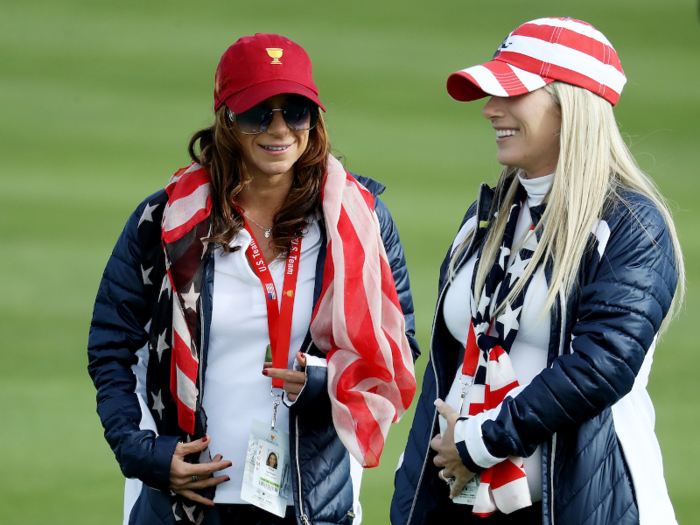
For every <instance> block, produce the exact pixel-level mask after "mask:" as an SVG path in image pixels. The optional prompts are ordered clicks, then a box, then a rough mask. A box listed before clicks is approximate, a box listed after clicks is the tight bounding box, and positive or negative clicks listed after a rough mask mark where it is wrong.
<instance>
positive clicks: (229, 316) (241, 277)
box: [202, 220, 321, 505]
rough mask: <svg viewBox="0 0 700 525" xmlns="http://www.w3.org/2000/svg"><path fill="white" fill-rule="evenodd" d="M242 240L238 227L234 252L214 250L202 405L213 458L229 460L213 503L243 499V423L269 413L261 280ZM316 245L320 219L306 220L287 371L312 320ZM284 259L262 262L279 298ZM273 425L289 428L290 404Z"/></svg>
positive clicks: (246, 242)
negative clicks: (218, 456)
mask: <svg viewBox="0 0 700 525" xmlns="http://www.w3.org/2000/svg"><path fill="white" fill-rule="evenodd" d="M249 245H250V235H249V234H248V232H247V231H246V230H241V231H240V232H239V233H238V235H237V236H236V238H235V239H234V240H233V241H232V242H231V246H240V249H239V250H237V251H235V252H232V253H226V252H224V251H223V250H222V249H218V250H217V251H216V252H215V253H214V261H215V263H214V267H215V273H214V298H213V312H212V321H211V330H210V334H209V350H208V353H207V370H206V373H205V381H204V393H203V395H202V406H203V408H204V410H205V412H206V414H207V423H208V430H207V433H208V434H209V435H210V436H211V445H210V446H209V450H210V451H211V455H212V457H213V456H215V455H216V454H221V455H222V456H223V458H224V460H229V461H231V462H232V463H233V465H232V466H231V467H229V468H228V469H224V470H222V471H220V472H218V473H216V474H215V475H217V476H222V475H227V476H229V477H230V478H231V479H230V481H227V482H226V483H222V484H221V485H219V486H218V487H217V489H216V496H215V497H214V502H215V503H229V504H231V503H239V504H247V503H246V502H244V501H243V500H241V497H240V496H241V486H242V483H243V470H244V467H245V457H246V450H247V447H248V438H249V435H250V424H251V422H252V421H253V419H258V420H260V421H265V422H267V421H270V419H271V417H272V400H273V398H272V396H271V395H270V386H271V379H270V378H269V377H266V376H264V375H262V369H263V363H264V362H265V353H266V348H267V345H268V344H269V342H270V337H269V329H268V324H267V306H266V301H265V295H264V293H263V288H262V284H261V281H260V278H259V277H258V276H257V274H256V273H255V272H254V271H253V269H252V268H251V267H250V265H249V264H248V259H247V257H246V250H247V248H248V246H249ZM320 247H321V234H320V231H319V224H318V221H317V220H313V222H311V224H309V226H308V228H307V234H306V236H305V237H304V238H303V240H302V242H301V254H300V261H299V269H298V272H299V273H298V280H297V290H296V293H295V300H294V314H293V318H292V334H291V343H290V346H289V356H288V367H289V368H291V367H292V365H293V363H294V355H295V353H296V352H297V351H298V350H300V349H301V345H302V343H303V342H304V337H305V336H306V333H307V332H308V329H309V324H310V322H311V314H312V312H313V293H314V283H315V278H316V261H317V259H318V254H319V250H320ZM285 262H286V258H283V257H280V258H278V259H276V260H275V261H273V262H272V263H270V264H269V265H268V268H269V269H270V274H271V276H272V279H273V281H274V283H275V288H276V289H277V297H278V301H280V303H281V297H282V294H281V290H282V284H283V281H284V269H285ZM276 425H277V427H278V428H281V429H284V430H286V429H287V428H288V427H289V409H288V408H287V407H286V406H284V404H281V405H280V406H279V409H278V411H277V424H276ZM289 504H290V505H291V504H292V502H291V500H290V502H289Z"/></svg>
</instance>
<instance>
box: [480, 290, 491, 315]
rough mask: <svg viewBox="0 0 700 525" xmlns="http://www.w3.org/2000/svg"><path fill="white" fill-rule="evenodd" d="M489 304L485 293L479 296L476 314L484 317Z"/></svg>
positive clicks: (488, 298) (489, 300) (489, 299)
mask: <svg viewBox="0 0 700 525" xmlns="http://www.w3.org/2000/svg"><path fill="white" fill-rule="evenodd" d="M490 302H491V298H490V297H489V296H488V295H486V294H485V293H482V294H481V299H479V308H478V310H477V311H478V312H479V315H481V317H483V316H485V315H486V309H487V308H488V307H489V303H490Z"/></svg>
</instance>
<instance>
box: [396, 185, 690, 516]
mask: <svg viewBox="0 0 700 525" xmlns="http://www.w3.org/2000/svg"><path fill="white" fill-rule="evenodd" d="M495 198H496V196H495V194H494V191H493V190H491V189H490V188H488V187H487V186H486V185H482V188H481V191H480V195H479V200H478V201H477V203H475V205H473V206H472V207H471V208H470V209H469V210H468V212H467V214H466V216H465V219H464V222H463V223H462V224H464V223H465V222H466V221H467V220H469V219H470V218H472V217H474V216H475V215H476V217H477V221H476V224H481V222H480V221H488V220H489V219H490V217H489V214H490V211H489V210H490V209H491V203H492V202H493V200H494V199H495ZM624 198H625V200H626V202H627V205H625V204H623V203H621V202H616V203H615V204H614V205H613V206H611V209H609V210H608V211H607V212H606V214H605V216H604V217H603V219H604V222H605V223H606V225H607V227H608V228H609V231H608V232H607V233H609V236H608V237H607V238H605V239H599V238H596V236H594V235H591V242H590V245H589V249H588V250H587V251H586V254H585V258H584V261H583V264H582V265H581V269H580V272H579V278H578V285H577V286H576V287H575V289H574V290H573V292H572V293H571V294H570V296H569V297H568V300H567V301H566V304H562V302H561V301H558V302H557V304H555V307H554V308H553V309H552V312H551V333H550V338H549V341H550V342H549V357H548V368H545V369H544V370H543V371H542V372H541V373H540V374H539V375H538V376H537V377H535V379H533V381H532V382H531V383H530V385H529V386H527V387H526V388H525V389H524V390H523V391H522V392H521V393H520V394H518V395H517V396H515V397H508V398H506V400H505V401H504V402H503V405H502V408H501V411H500V413H499V415H498V417H497V418H496V419H495V420H494V421H486V422H484V423H483V425H482V427H481V429H482V434H483V442H484V444H485V445H486V448H487V449H488V452H489V453H490V454H491V455H493V456H495V457H499V458H504V457H507V456H509V455H514V456H529V455H530V454H532V453H533V452H534V451H535V449H536V448H537V446H539V445H541V446H542V483H543V487H542V489H543V500H542V503H543V521H542V523H543V524H545V525H548V524H550V525H553V524H556V525H583V524H586V525H590V524H601V525H606V524H619V525H627V524H629V525H631V524H637V523H639V521H640V517H639V511H638V505H637V502H636V499H635V498H636V495H635V491H634V485H633V483H632V480H631V476H630V472H629V469H628V465H627V463H626V459H625V456H624V454H623V451H622V448H621V446H620V443H619V441H618V437H617V435H616V432H615V427H614V422H613V417H612V411H611V406H612V405H613V404H615V403H616V402H617V401H618V400H620V399H621V398H622V397H623V396H625V395H626V394H627V393H628V392H630V390H631V389H632V387H633V384H634V381H635V377H636V375H637V373H638V372H639V370H640V367H641V365H642V362H643V361H644V358H645V354H646V352H647V350H648V349H649V348H650V346H651V345H652V343H653V341H654V338H655V336H656V334H657V332H658V330H659V327H660V325H661V322H662V320H663V319H664V317H665V315H666V314H667V312H668V310H669V307H670V305H671V301H672V298H673V295H674V293H675V289H676V284H677V273H676V269H675V263H674V257H673V247H672V244H671V239H670V237H669V234H668V231H667V228H666V225H665V222H664V220H663V218H662V216H661V214H660V213H659V212H658V210H657V209H656V208H655V206H654V205H653V204H652V203H651V202H650V201H649V200H648V199H646V198H645V197H642V196H639V195H635V194H627V195H625V196H624ZM544 206H545V205H542V206H539V207H536V208H532V210H531V214H532V217H533V221H534V222H535V223H537V222H538V221H539V220H540V218H541V214H542V213H543V212H544ZM483 224H486V222H484V223H483ZM485 231H486V230H485V229H484V228H478V229H477V231H476V233H475V236H474V239H473V241H472V242H471V245H470V247H469V248H468V250H467V252H466V253H464V255H463V256H462V258H461V260H460V261H459V263H458V268H459V267H461V265H462V264H464V263H465V262H466V261H467V260H468V259H469V258H470V257H471V256H472V255H473V254H474V253H475V250H476V249H477V248H478V246H479V245H480V243H481V242H483V239H484V237H485V235H484V234H485ZM601 243H602V244H601ZM449 260H450V252H448V255H447V257H446V258H445V261H444V263H443V265H442V268H441V271H440V282H439V296H438V297H439V299H438V304H437V311H436V315H435V320H434V325H433V333H432V339H431V347H430V361H429V363H428V365H427V369H426V372H425V376H424V381H423V387H422V393H421V396H420V399H419V401H418V406H417V408H416V413H415V419H414V421H413V426H412V428H411V431H410V434H409V437H408V444H407V446H406V450H405V453H404V456H403V462H402V463H401V465H400V467H399V469H398V470H397V472H396V476H395V493H394V496H393V500H392V504H391V522H392V523H393V524H394V525H405V524H410V525H418V524H423V523H426V515H427V514H428V513H429V512H430V511H431V510H432V509H433V508H435V506H436V505H437V504H438V501H439V500H442V501H443V502H444V501H446V490H445V484H444V482H442V481H440V480H439V479H438V477H437V470H438V469H437V468H436V467H435V465H434V464H433V462H432V459H433V457H434V453H433V452H432V450H431V449H430V439H431V437H432V436H434V435H435V434H437V433H438V432H439V430H438V426H437V410H436V409H435V406H434V405H433V401H434V400H435V399H436V398H441V399H445V396H446V395H447V393H448V391H449V389H450V386H451V384H452V381H453V379H454V377H455V374H456V372H457V366H458V362H457V361H458V359H457V356H458V354H459V351H460V348H459V343H458V342H457V341H456V340H455V339H454V338H453V337H452V336H451V334H450V333H449V331H448V330H447V328H446V326H445V322H444V317H443V313H442V308H443V307H442V304H443V298H444V295H445V293H444V292H445V290H446V289H447V288H448V287H449V282H448V279H447V267H448V263H449ZM545 275H546V276H547V278H549V277H550V276H551V267H549V268H545ZM560 299H561V294H560ZM458 449H459V451H460V455H461V456H462V460H463V463H464V464H465V465H466V466H467V467H470V470H472V471H474V472H479V471H480V470H482V469H481V468H479V467H478V466H477V465H476V464H475V463H474V461H473V460H472V458H470V457H469V453H468V452H467V451H466V447H459V445H458ZM660 481H663V480H660Z"/></svg>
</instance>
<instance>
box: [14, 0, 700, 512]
mask: <svg viewBox="0 0 700 525" xmlns="http://www.w3.org/2000/svg"><path fill="white" fill-rule="evenodd" d="M541 16H572V17H576V18H581V19H584V20H587V21H589V22H591V23H592V24H594V25H595V26H596V27H597V28H599V29H600V30H602V31H603V32H604V33H605V34H606V35H607V36H608V37H609V39H610V40H611V41H612V42H613V44H614V45H615V47H616V49H617V50H618V52H619V54H620V56H621V59H622V63H623V66H624V68H625V71H626V73H627V76H628V79H629V81H628V84H627V86H626V88H625V92H624V93H623V95H622V99H621V102H620V104H619V106H618V107H617V109H616V112H617V117H618V120H619V122H620V125H621V126H622V129H623V131H624V132H625V133H627V134H629V143H630V145H631V148H632V151H633V152H634V154H635V155H636V157H637V159H638V161H639V162H640V164H641V165H642V167H643V168H644V169H645V170H646V171H648V172H649V173H650V174H651V175H652V176H653V177H654V179H655V180H656V181H657V183H658V184H659V186H660V187H661V189H662V191H663V193H664V194H665V195H666V196H667V197H668V198H669V199H670V200H671V201H672V204H673V208H674V210H675V218H676V224H677V226H678V230H679V234H680V237H681V242H682V244H683V247H684V250H685V257H686V262H687V268H688V298H687V302H686V306H685V310H684V313H683V314H682V315H681V317H680V319H679V320H678V321H677V322H676V323H675V325H674V326H673V327H672V329H671V331H670V332H669V333H668V335H667V336H666V338H665V339H664V341H663V343H662V344H661V345H660V346H659V348H658V350H657V354H656V356H657V357H656V363H655V366H654V369H653V373H652V375H651V382H650V385H649V389H650V391H651V394H652V397H653V399H654V402H655V405H656V409H657V431H658V436H659V440H660V442H661V446H662V449H663V453H664V459H665V465H666V479H667V482H668V487H669V490H670V493H671V497H672V500H673V502H674V504H675V507H676V512H677V515H678V519H679V521H680V522H681V523H683V524H691V523H700V518H698V513H697V507H698V500H699V498H698V495H699V490H700V447H699V446H698V445H699V440H698V437H697V435H698V430H699V429H700V423H699V420H700V417H699V416H700V410H699V408H698V407H699V405H698V397H699V394H700V387H699V385H698V380H697V379H698V373H697V370H698V363H697V358H696V355H697V346H698V345H697V340H698V337H697V334H698V331H697V327H698V318H699V317H698V310H699V309H700V288H699V285H700V275H699V271H700V268H699V265H698V262H697V261H698V257H700V237H699V236H698V227H699V225H700V221H699V220H698V219H699V212H698V209H699V207H698V204H697V199H698V196H699V194H700V191H699V190H700V179H699V177H698V169H697V167H698V165H700V162H699V161H700V152H699V150H700V144H699V142H698V139H699V138H700V134H699V133H698V117H699V116H700V112H699V111H698V110H699V109H700V97H699V96H698V92H699V89H700V68H699V67H698V66H699V64H698V56H699V55H698V51H699V47H698V44H700V24H699V23H698V16H697V5H696V3H695V2H694V1H690V0H605V1H599V0H589V1H583V0H579V1H576V2H572V1H566V0H531V1H496V0H491V1H487V0H472V1H467V0H461V1H449V0H432V1H430V2H407V1H399V0H383V1H377V0H358V1H353V2H343V1H335V2H332V1H308V2H293V3H292V2H282V1H279V0H269V1H267V2H254V1H248V2H239V1H228V2H215V1H212V0H200V1H198V2H192V1H184V0H179V1H171V2H167V1H155V0H152V1H144V0H140V1H135V0H111V1H103V0H94V1H88V0H60V1H59V0H43V1H41V0H23V1H21V2H18V1H10V0H0V151H1V152H2V160H1V161H0V241H1V243H2V244H1V246H2V248H1V250H2V256H1V257H0V283H1V285H0V286H1V289H2V300H0V330H1V333H2V337H1V338H0V358H1V361H0V362H1V363H2V364H1V366H0V406H2V411H1V412H0V414H2V429H1V435H2V438H0V442H1V443H2V446H0V522H2V523H13V524H45V523H53V524H56V525H58V524H68V523H70V524H74V525H77V524H96V523H100V524H101V523H115V524H116V523H120V520H121V512H122V511H121V506H122V487H123V479H122V476H121V473H120V472H119V469H118V467H117V464H116V462H115V460H114V457H113V455H112V453H111V451H110V450H109V447H108V446H107V444H106V442H105V441H104V439H103V437H102V428H101V425H100V422H99V420H98V418H97V415H96V414H95V406H94V389H93V387H92V384H91V382H90V379H89V377H88V375H87V372H86V364H87V359H86V355H85V347H86V340H87V332H88V326H89V323H90V317H91V313H92V303H93V300H94V296H95V292H96V290H97V286H98V283H99V279H100V276H101V273H102V270H103V268H104V264H105V262H106V261H107V258H108V257H109V254H110V252H111V249H112V246H113V245H114V242H115V240H116V238H117V236H118V235H119V233H120V231H121V228H122V226H123V224H124V222H125V221H126V219H127V217H128V216H129V214H130V213H131V211H132V210H133V209H134V207H135V206H136V205H137V204H138V203H139V202H140V201H141V200H142V199H143V198H144V197H145V196H146V195H149V194H150V193H152V192H153V191H155V190H157V189H159V188H161V187H162V186H163V185H164V184H165V183H166V181H167V180H168V177H169V176H170V175H171V174H172V173H173V172H174V171H175V170H176V169H177V168H179V167H180V166H183V165H185V164H187V163H188V158H187V155H186V152H185V148H186V144H187V141H188V139H189V136H190V135H191V133H192V132H194V131H195V130H197V129H199V128H200V127H203V126H206V125H208V124H209V123H210V122H211V110H212V90H213V78H214V70H215V68H216V64H217V62H218V59H219V57H220V56H221V54H222V52H223V51H224V50H225V49H226V47H227V46H228V45H230V44H231V43H233V42H234V41H235V40H236V39H237V38H238V37H240V36H242V35H248V34H252V33H255V32H278V33H281V34H283V35H285V36H287V37H290V38H292V39H293V40H295V41H297V42H299V43H300V44H301V45H302V46H304V47H305V48H306V50H307V51H308V53H309V54H310V56H311V58H312V60H313V63H314V72H315V78H316V82H317V84H318V86H319V88H320V91H321V98H322V100H323V101H324V104H325V105H326V108H327V109H328V113H327V121H328V124H329V128H330V134H331V139H332V143H333V146H334V148H335V150H336V152H338V153H342V154H343V155H344V156H345V158H346V163H347V167H348V168H349V169H352V170H353V171H355V172H358V173H361V174H364V175H368V176H371V177H374V178H376V179H378V180H380V181H382V182H384V183H386V184H387V185H388V187H389V189H388V190H387V192H386V193H385V195H384V200H385V201H386V202H387V204H388V205H389V207H390V208H391V210H392V212H393V215H394V218H395V220H396V222H397V224H398V226H399V228H400V231H401V234H402V238H403V242H404V245H405V248H406V254H407V257H408V264H409V269H410V274H411V280H412V283H413V291H414V299H415V304H416V313H417V319H418V338H419V341H420V343H421V345H422V348H423V351H424V357H422V358H421V359H420V360H419V361H418V364H417V370H418V371H419V376H421V377H422V373H423V370H424V369H425V365H426V363H427V357H426V355H427V353H428V343H427V341H428V336H429V331H430V325H431V320H432V315H433V308H434V303H435V299H436V281H437V274H438V266H439V263H440V261H441V260H442V257H443V255H444V253H445V250H446V249H447V247H448V245H449V244H450V242H451V240H452V237H453V235H454V233H455V230H456V228H457V226H458V224H459V221H460V219H461V217H462V214H463V213H464V210H465V209H466V207H467V206H468V204H469V203H470V202H471V201H472V200H473V199H474V198H475V192H476V189H477V187H478V183H479V182H481V181H488V182H493V181H494V180H495V178H496V177H497V174H498V173H499V166H498V164H497V162H496V158H495V156H496V147H495V144H494V136H493V131H492V130H491V129H490V126H489V125H488V123H487V122H486V121H485V120H484V119H483V118H482V117H481V113H480V110H481V106H482V104H481V103H479V102H476V103H472V104H458V103H456V102H454V101H452V100H451V99H450V98H449V97H448V95H447V93H446V92H445V87H444V86H445V80H446V78H447V75H448V74H449V73H451V72H453V71H456V70H458V69H462V68H464V67H467V66H470V65H474V64H476V63H481V62H483V61H486V60H488V59H490V58H491V56H492V54H493V52H494V50H495V48H496V47H497V46H498V45H499V44H500V43H501V41H502V40H503V38H504V37H505V36H506V35H507V33H508V32H509V31H511V30H512V29H513V28H514V27H516V26H517V25H519V24H520V23H522V22H524V21H527V20H530V19H534V18H537V17H541ZM693 326H695V328H693ZM411 419H412V412H411V413H409V414H408V415H407V416H406V417H405V418H404V419H403V420H402V421H401V423H400V424H398V425H396V426H395V427H394V428H393V431H392V433H391V435H390V438H389V441H388V444H387V447H386V450H385V452H384V456H383V457H382V460H381V465H380V466H379V467H378V468H376V469H373V470H370V471H367V472H366V473H365V480H364V484H363V489H362V501H363V503H364V508H365V523H367V524H370V525H371V524H382V523H388V507H389V500H390V497H391V493H392V480H393V471H394V467H395V465H396V463H397V459H398V456H399V454H400V452H401V450H402V449H403V446H404V445H405V441H406V435H407V432H408V428H409V426H410V422H411Z"/></svg>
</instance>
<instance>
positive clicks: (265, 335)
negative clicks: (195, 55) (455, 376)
mask: <svg viewBox="0 0 700 525" xmlns="http://www.w3.org/2000/svg"><path fill="white" fill-rule="evenodd" d="M215 84H216V85H215V90H214V112H215V121H214V124H213V125H212V126H211V127H209V128H206V129H203V130H201V131H199V132H197V133H195V134H194V136H193V137H192V140H191V141H190V145H189V153H190V156H191V157H192V164H190V165H189V166H187V167H185V168H182V169H180V170H178V171H177V172H176V173H175V175H174V176H173V177H172V178H171V179H170V182H169V184H168V185H167V187H166V188H165V189H164V190H162V191H159V192H157V193H155V194H154V195H151V196H150V197H148V198H147V199H146V200H145V201H144V202H143V203H142V204H141V205H140V206H139V207H138V208H137V210H136V211H135V212H134V214H133V215H132V216H131V218H130V219H129V221H128V223H127V225H126V227H125V229H124V232H123V233H122V235H121V237H120V238H119V240H118V241H117V245H116V247H115V249H114V252H113V254H112V257H111V258H110V260H109V262H108V263H107V268H106V270H105V273H104V277H103V279H102V282H101V284H100V288H99V291H98V294H97V300H96V302H95V310H94V315H93V321H92V326H91V329H90V338H89V343H88V354H89V367H88V369H89V372H90V374H91V376H92V378H93V381H94V383H95V386H96V388H97V401H98V404H97V411H98V413H99V415H100V418H101V420H102V423H103V426H104V428H105V437H106V438H107V441H108V442H109V444H110V446H111V447H112V449H113V451H114V453H115V455H116V457H117V460H118V462H119V465H120V467H121V469H122V472H123V473H124V475H125V476H127V477H128V478H131V479H129V480H127V486H126V494H125V516H124V523H129V524H153V523H168V524H174V523H178V524H187V523H191V524H195V523H196V524H200V523H202V524H205V525H218V524H224V523H236V524H290V523H300V524H309V523H339V524H350V523H359V522H360V520H361V514H360V507H359V500H358V496H359V480H360V474H361V471H362V467H368V466H375V465H376V464H377V463H378V461H379V457H380V455H381V453H382V449H383V446H384V440H385V439H386V434H387V432H388V427H389V425H390V424H391V423H392V422H394V421H397V420H398V419H399V418H400V417H401V415H402V414H403V413H404V412H405V410H406V409H407V408H408V406H409V405H410V403H411V400H412V398H413V394H414V392H415V379H414V375H413V360H414V358H415V357H416V356H417V355H418V353H419V351H418V347H417V345H416V343H415V340H414V338H413V333H414V321H413V305H412V300H411V293H410V289H409V281H408V274H407V270H406V264H405V259H404V255H403V249H402V246H401V243H400V240H399V238H398V234H397V232H396V228H395V226H394V224H393V222H392V219H391V215H390V214H389V212H388V210H387V208H386V207H385V206H384V205H383V204H382V202H381V201H380V200H379V198H378V197H377V195H378V194H380V193H381V192H382V191H383V189H384V187H383V186H382V185H380V184H379V183H377V182H375V181H373V180H371V179H368V178H365V177H359V176H356V175H353V174H351V173H349V172H347V171H346V170H345V169H344V168H343V166H342V165H341V164H340V162H339V161H338V160H337V159H335V158H334V157H333V156H332V155H330V144H329V142H328V136H327V134H326V128H325V125H324V121H323V117H322V115H321V114H320V111H319V108H320V109H324V108H323V105H322V104H321V101H320V100H319V97H318V89H317V88H316V85H315V83H314V81H313V78H312V73H311V62H310V60H309V57H308V55H307V54H306V52H305V51H304V50H303V49H302V48H301V47H300V46H299V45H297V44H295V43H294V42H292V41H290V40H288V39H286V38H284V37H281V36H279V35H271V34H256V35H255V36H252V37H244V38H241V39H240V40H238V41H237V42H236V43H235V44H233V45H232V46H231V47H230V48H229V49H228V50H227V51H226V52H225V53H224V55H223V57H222V59H221V62H220V63H219V66H218V69H217V71H216V81H215ZM324 111H325V110H324ZM261 372H262V373H261ZM271 394H272V395H271ZM269 457H274V458H275V461H274V465H270V464H269V461H267V464H266V458H269Z"/></svg>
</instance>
